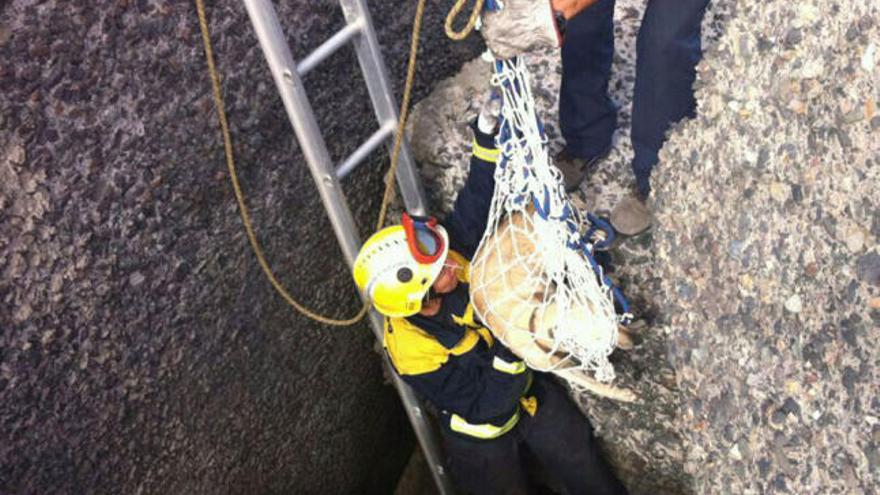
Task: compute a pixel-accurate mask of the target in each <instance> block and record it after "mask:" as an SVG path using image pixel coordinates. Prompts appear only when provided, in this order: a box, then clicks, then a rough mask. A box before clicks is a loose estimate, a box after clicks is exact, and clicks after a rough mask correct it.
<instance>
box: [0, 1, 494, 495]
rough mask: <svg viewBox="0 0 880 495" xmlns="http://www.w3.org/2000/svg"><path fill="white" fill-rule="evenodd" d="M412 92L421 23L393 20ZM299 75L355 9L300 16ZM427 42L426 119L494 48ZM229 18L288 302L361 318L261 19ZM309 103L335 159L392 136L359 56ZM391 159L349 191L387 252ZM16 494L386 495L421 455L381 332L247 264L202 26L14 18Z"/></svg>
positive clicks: (3, 448)
mask: <svg viewBox="0 0 880 495" xmlns="http://www.w3.org/2000/svg"><path fill="white" fill-rule="evenodd" d="M370 3H371V7H372V8H373V16H374V21H375V23H376V25H377V28H378V30H379V36H380V42H381V43H382V44H383V47H384V49H385V54H386V57H387V62H388V66H389V71H390V73H391V74H393V75H394V76H395V77H394V79H395V82H394V84H395V88H396V90H397V91H398V95H399V91H400V83H401V81H400V79H401V77H400V76H401V75H402V74H403V73H404V68H405V65H406V55H407V52H408V38H409V30H410V26H411V20H412V14H413V10H414V3H413V2H406V3H405V4H400V5H397V4H393V5H392V4H391V3H389V2H380V1H378V0H376V1H372V2H370ZM279 9H280V11H279V14H280V17H281V19H282V23H283V24H284V25H285V26H286V32H287V34H288V38H289V40H290V41H291V44H292V46H293V51H294V56H295V57H298V58H301V57H302V56H303V55H304V54H305V53H307V51H308V50H309V49H311V48H314V47H316V46H317V45H318V44H319V43H320V42H321V41H323V39H325V38H326V37H328V36H329V35H330V33H331V32H332V30H335V29H338V28H340V27H341V26H342V16H341V11H340V9H339V8H338V6H337V5H336V2H332V1H322V2H306V1H295V2H285V3H283V5H281V6H279ZM443 10H445V6H440V5H436V6H431V7H430V8H429V11H428V18H427V19H426V22H425V34H424V41H423V50H422V56H423V57H424V59H425V60H427V59H430V62H429V63H422V64H421V66H420V72H419V77H418V78H417V81H416V94H415V97H416V98H418V97H419V96H420V95H424V94H426V93H427V91H428V90H429V89H430V88H431V86H432V84H433V82H434V81H435V80H436V79H437V78H439V77H444V76H446V75H449V74H450V73H452V72H453V71H454V70H455V69H456V68H457V67H458V65H459V63H460V61H461V60H464V59H466V58H470V57H473V56H474V55H475V54H476V53H478V51H479V49H480V47H479V46H476V45H474V43H475V42H476V43H478V41H476V38H474V41H472V42H471V43H469V44H453V43H451V42H448V41H446V40H445V38H443V35H442V27H441V26H442V15H443V14H445V12H442V11H443ZM208 14H209V18H210V23H211V30H212V36H213V40H214V43H215V51H216V53H217V57H218V64H219V69H220V71H221V72H222V74H223V83H224V96H225V98H226V103H227V109H228V113H229V118H230V121H231V125H232V133H233V139H234V141H235V150H236V153H237V162H238V165H239V168H240V179H241V181H242V184H243V187H244V189H245V191H246V193H247V195H248V204H249V206H250V208H251V212H252V215H253V217H254V221H255V226H256V229H257V232H258V235H259V237H260V239H261V241H262V242H263V245H264V248H265V251H266V252H267V256H268V258H269V260H270V263H271V264H272V266H273V267H274V269H275V271H276V272H277V274H278V276H279V278H280V279H281V281H282V282H283V283H284V284H285V285H286V286H287V287H288V288H289V289H290V290H291V292H292V293H293V294H294V295H295V296H297V297H299V298H300V299H301V300H303V301H304V302H306V303H307V305H308V306H310V307H313V308H315V309H317V310H319V311H320V312H324V313H329V314H331V315H335V316H345V315H351V314H353V313H354V312H355V311H356V307H357V300H356V297H355V291H354V289H353V284H352V283H351V281H350V279H349V275H348V271H347V269H346V268H345V266H344V264H343V262H342V258H341V254H340V251H339V249H338V247H337V246H336V241H335V239H334V237H333V236H332V234H331V230H330V227H329V222H328V221H327V219H326V217H325V215H324V214H323V212H322V207H321V205H320V202H319V199H318V197H317V194H316V191H315V189H314V186H313V183H312V180H311V177H310V175H309V174H308V171H307V169H306V167H305V165H304V163H303V160H302V157H301V155H300V153H299V152H298V148H297V145H296V142H295V140H294V139H293V135H292V132H291V129H290V127H289V125H288V122H287V118H286V116H285V114H284V111H283V108H282V105H281V101H280V98H279V97H278V96H277V95H276V93H275V88H274V85H273V83H272V81H271V78H270V75H269V72H268V68H267V67H266V64H265V62H264V59H263V56H262V54H261V52H260V50H259V48H258V46H257V42H256V39H255V37H254V35H253V33H252V30H251V27H250V24H249V22H248V20H247V16H246V15H245V12H244V8H243V6H242V5H241V4H240V2H237V1H231V0H226V1H222V2H213V3H212V5H209V12H208ZM305 82H306V86H307V88H308V90H309V92H310V96H311V98H312V105H313V107H314V108H316V109H317V112H318V114H319V121H320V123H321V125H322V128H323V132H324V136H325V138H326V139H328V141H329V145H330V151H331V154H332V155H333V157H334V158H335V159H341V158H342V157H344V156H345V155H346V154H347V153H349V152H351V151H352V150H353V149H354V148H355V147H356V146H357V144H358V142H359V141H360V140H362V139H363V138H365V137H366V136H368V135H369V134H370V133H371V132H372V131H373V130H374V129H375V121H374V117H373V115H372V110H371V109H370V108H369V103H368V99H367V95H366V89H365V87H364V86H363V83H362V81H361V79H360V76H359V72H358V71H357V66H356V62H355V59H354V56H353V52H352V51H351V49H345V50H343V51H342V52H340V53H338V54H336V55H334V56H333V57H332V58H331V59H330V61H329V62H328V64H327V65H324V66H322V67H321V68H319V69H318V70H316V71H315V72H314V73H312V74H309V76H308V77H307V79H306V81H305ZM385 163H386V159H385V158H384V156H382V157H379V156H377V157H375V158H374V159H373V160H372V161H371V162H369V163H367V164H365V166H364V167H363V168H362V169H360V170H359V171H358V172H356V173H355V174H354V175H353V176H352V177H351V178H350V179H349V180H348V182H347V186H346V189H347V190H348V192H350V193H351V194H352V209H353V211H354V213H355V216H356V218H357V221H358V225H359V226H360V228H361V229H362V233H363V234H366V233H367V232H368V230H369V229H370V226H371V225H372V224H373V222H374V221H375V218H374V217H375V213H376V210H377V206H378V202H379V198H378V194H379V189H380V182H381V180H380V177H381V175H382V174H381V172H380V170H381V169H382V168H384V166H385ZM0 273H2V278H0V493H210V494H216V493H276V492H278V493H281V492H283V493H365V492H388V491H390V490H391V486H392V485H393V483H394V481H395V480H396V477H397V475H398V474H399V472H400V470H401V469H402V468H403V465H404V464H405V462H406V460H407V458H408V456H409V453H410V451H411V448H412V446H413V439H412V434H411V433H410V431H409V427H408V426H407V425H408V423H407V420H406V417H405V415H404V414H403V411H402V410H401V408H400V407H399V405H398V404H399V402H398V399H397V397H396V394H395V393H394V391H393V389H392V388H390V387H387V386H384V385H383V383H382V372H381V366H380V364H379V363H380V360H379V359H378V357H377V356H376V355H375V354H374V353H373V351H372V346H373V337H372V335H371V333H370V331H369V329H368V328H367V326H366V325H365V324H360V325H358V326H356V327H353V328H330V327H326V326H322V325H318V324H315V323H313V322H311V321H309V320H307V319H305V318H303V317H301V316H299V315H297V314H296V313H294V312H293V311H292V310H290V309H289V308H288V307H287V306H286V304H285V303H284V302H283V301H282V300H281V299H280V298H279V297H278V296H277V295H276V294H275V293H274V291H273V290H272V288H271V287H270V285H269V284H268V282H267V281H266V280H265V278H264V277H263V276H262V274H261V273H260V271H259V267H258V265H257V263H256V261H255V259H254V257H253V255H252V253H251V251H250V248H249V247H248V245H247V241H246V239H245V236H244V230H243V228H242V225H241V220H240V218H239V215H238V212H237V208H236V206H235V203H234V199H233V195H232V191H231V187H230V185H229V181H228V177H227V172H226V168H225V165H224V158H223V151H222V144H221V137H220V133H219V130H218V126H217V122H216V117H215V114H214V110H213V103H212V101H211V92H210V83H209V79H208V77H207V74H206V72H205V63H204V55H203V51H202V45H201V39H200V36H199V29H198V24H197V20H196V12H195V7H194V5H193V4H192V3H191V2H171V1H162V0H157V1H142V0H115V1H110V0H100V1H92V2H86V1H84V0H72V1H63V2H62V1H44V2H32V1H27V0H13V1H9V2H0Z"/></svg>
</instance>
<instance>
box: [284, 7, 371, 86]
mask: <svg viewBox="0 0 880 495" xmlns="http://www.w3.org/2000/svg"><path fill="white" fill-rule="evenodd" d="M361 29H363V25H362V24H361V21H360V20H358V21H355V22H352V23H349V24H348V25H346V26H345V27H344V28H342V29H340V30H339V31H337V32H336V34H334V35H333V36H331V37H330V38H329V39H328V40H327V41H325V42H324V43H322V44H321V46H319V47H318V48H316V49H315V51H313V52H312V53H310V54H309V55H308V56H307V57H305V58H304V59H302V60H301V61H300V63H299V64H297V65H296V71H297V72H298V73H299V75H300V77H302V76H304V75H306V73H307V72H309V71H310V70H312V69H314V68H315V66H317V65H318V64H320V63H321V62H323V61H324V59H326V58H327V57H329V56H330V55H332V54H333V53H334V52H335V51H336V50H339V49H340V48H342V46H343V45H345V44H346V43H348V41H349V40H351V39H352V38H354V37H355V36H357V35H358V34H360V32H361Z"/></svg>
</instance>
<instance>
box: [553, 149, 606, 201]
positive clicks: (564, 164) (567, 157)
mask: <svg viewBox="0 0 880 495" xmlns="http://www.w3.org/2000/svg"><path fill="white" fill-rule="evenodd" d="M610 151H611V147H610V146H609V147H608V148H605V150H604V151H602V152H600V153H599V154H597V155H595V156H593V157H590V158H578V157H576V156H574V155H572V154H570V153H569V152H568V150H567V149H563V150H562V151H560V152H559V154H558V155H556V158H554V160H553V161H554V163H555V165H556V168H558V169H559V171H560V172H562V182H563V183H564V184H565V192H568V193H570V192H574V191H577V188H578V186H580V185H581V182H583V181H584V179H586V178H587V175H588V174H589V173H590V170H592V169H593V168H594V167H595V166H596V165H597V164H598V163H599V162H600V161H602V160H603V159H604V158H605V157H606V156H608V153H609V152H610Z"/></svg>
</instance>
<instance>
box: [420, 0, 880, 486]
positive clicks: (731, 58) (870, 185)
mask: <svg viewBox="0 0 880 495" xmlns="http://www.w3.org/2000/svg"><path fill="white" fill-rule="evenodd" d="M643 9H644V2H642V1H638V0H619V1H618V2H617V7H616V12H615V21H616V25H615V35H616V40H615V41H616V54H615V59H614V67H613V74H612V78H611V82H610V92H611V97H612V99H613V100H614V101H615V102H617V103H618V104H619V105H620V112H619V124H620V126H619V127H620V128H619V129H618V132H617V133H616V135H615V149H614V150H613V151H612V153H611V155H610V156H609V157H608V158H607V159H606V160H604V161H603V162H602V163H601V164H600V165H599V166H598V168H597V169H596V170H595V171H594V172H593V174H592V175H591V176H590V178H589V179H588V180H587V181H585V183H584V184H583V185H582V186H581V189H580V191H578V192H577V193H575V194H574V195H573V201H574V202H575V204H577V205H579V206H581V207H583V208H588V209H590V210H592V211H596V212H599V213H600V214H607V213H608V212H609V211H610V210H611V208H612V207H613V206H614V205H615V204H616V202H617V201H618V200H619V198H621V197H622V196H623V195H624V194H626V193H627V190H628V188H629V187H630V186H631V185H632V183H633V176H632V172H631V169H630V167H629V161H630V160H631V159H632V148H631V145H630V141H629V126H630V123H631V118H630V115H631V100H632V87H633V82H634V72H635V65H634V63H635V50H634V48H635V35H636V33H637V30H638V26H639V23H640V20H641V16H642V12H643ZM878 19H880V11H878V6H877V4H876V2H874V3H872V2H867V3H864V2H863V3H859V4H850V3H847V2H819V1H815V0H813V1H805V2H785V1H781V0H779V1H767V2H760V3H758V4H754V5H752V3H751V2H738V1H732V0H728V1H723V0H718V1H713V2H711V3H710V8H709V11H708V12H707V14H706V18H705V19H704V23H703V46H704V52H705V57H704V61H703V62H702V63H701V65H700V66H699V67H698V79H697V83H696V88H697V99H698V105H699V110H698V112H699V115H698V117H697V118H696V119H694V120H693V121H689V122H685V123H682V124H679V125H677V126H675V128H674V129H673V130H672V131H671V133H670V135H671V137H670V141H669V142H668V144H667V145H666V146H665V148H664V150H663V152H662V153H661V163H660V164H659V165H658V167H657V169H656V171H655V176H654V180H653V185H654V187H655V193H654V199H653V200H652V201H653V208H654V210H655V212H656V216H657V221H656V223H655V227H654V228H653V229H652V230H651V231H648V232H647V233H645V234H642V235H639V236H637V237H634V238H630V239H626V240H622V241H620V242H618V244H617V246H616V247H615V249H614V250H613V251H612V256H613V258H614V260H615V262H616V264H617V268H616V271H615V273H614V274H613V277H614V278H615V279H616V280H618V281H619V282H620V284H621V285H622V287H623V288H624V290H625V292H626V293H627V295H628V296H629V297H630V298H631V300H632V301H633V303H634V306H635V309H636V311H637V313H638V316H640V317H641V318H642V319H643V320H645V322H647V324H646V325H643V326H637V328H636V331H637V333H638V336H639V338H640V339H641V344H640V345H638V346H637V347H636V349H635V350H633V351H631V352H628V353H623V352H618V353H617V354H616V355H615V356H614V358H613V361H614V362H615V364H616V369H617V371H618V383H619V384H620V385H622V386H626V387H630V388H632V389H633V390H635V391H636V393H637V394H638V395H639V396H640V397H641V401H640V403H638V404H636V405H625V404H618V403H613V402H610V401H607V400H603V399H597V398H594V397H592V396H581V397H577V399H578V400H579V402H580V403H581V405H582V406H584V408H585V411H586V412H587V413H588V415H589V416H590V418H591V420H592V422H593V424H594V425H595V426H596V428H597V430H598V434H599V435H600V436H601V438H602V439H603V441H604V445H605V447H606V452H607V454H608V456H609V458H610V459H611V461H612V463H613V464H614V466H615V468H616V470H617V471H618V473H619V475H620V476H621V478H622V479H623V480H624V481H625V482H626V483H627V485H628V487H629V488H630V489H631V491H632V493H635V494H658V493H661V494H692V493H698V494H709V493H718V494H727V493H743V494H746V493H748V494H764V493H767V494H770V493H797V494H800V493H839V494H855V493H878V492H880V479H878V473H880V466H878V461H880V451H878V446H880V424H878V422H880V399H877V396H878V385H877V384H878V383H880V376H878V375H880V370H878V363H880V353H878V351H877V349H876V346H874V345H872V343H871V341H870V339H871V337H872V336H876V334H877V330H878V328H880V248H878V239H880V202H878V201H880V200H878V198H880V177H878V175H880V116H878V114H880V113H878V111H877V105H878V104H880V92H878V91H880V88H878V86H877V81H878V80H880V77H878V76H880V53H878V51H880V46H878V41H877V40H878V39H880V36H878V34H880V26H878ZM529 63H530V65H531V70H532V74H533V76H534V80H533V89H534V92H535V96H536V100H537V103H538V105H539V106H540V107H541V113H542V118H543V120H544V121H545V123H546V127H547V130H548V134H549V137H550V146H551V151H553V152H555V151H558V150H559V149H561V147H562V145H563V142H562V140H561V138H560V136H559V131H558V126H557V121H556V112H557V109H556V105H557V101H558V87H559V74H560V66H559V54H558V51H548V52H542V53H532V54H530V55H529ZM489 70H490V68H489V64H487V63H486V62H484V61H482V60H479V59H475V60H473V61H471V62H469V63H468V64H466V65H465V66H464V68H463V69H462V71H461V72H460V73H459V74H458V75H457V76H456V77H454V78H451V79H449V80H447V81H445V82H443V83H441V84H439V85H438V87H437V89H436V90H435V91H434V93H433V94H432V95H431V96H430V97H429V98H428V99H427V100H426V101H424V102H422V103H420V104H419V106H418V107H417V109H416V112H414V114H413V121H412V122H411V123H410V131H411V133H412V136H413V145H414V148H415V151H416V153H417V156H418V158H419V159H420V160H421V161H422V162H423V163H424V164H425V166H424V170H423V175H424V176H425V179H426V184H428V188H429V189H430V190H431V191H432V192H433V196H432V199H433V201H434V205H435V208H436V209H437V210H439V211H446V210H448V209H449V208H450V207H451V205H452V201H453V200H454V197H455V194H456V191H457V189H458V188H459V187H460V186H461V185H462V184H463V181H464V177H465V176H466V173H467V170H466V168H467V154H468V153H469V143H470V134H469V130H468V129H467V122H468V121H469V120H470V119H471V118H473V116H474V115H476V113H477V111H478V109H479V108H480V105H481V95H484V94H485V93H486V91H487V89H488V77H489Z"/></svg>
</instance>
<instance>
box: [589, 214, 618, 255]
mask: <svg viewBox="0 0 880 495" xmlns="http://www.w3.org/2000/svg"><path fill="white" fill-rule="evenodd" d="M587 220H589V222H590V229H589V230H587V233H586V234H585V235H584V237H586V238H587V239H589V240H592V238H593V234H595V233H596V231H598V230H601V231H602V232H604V233H605V240H604V241H600V242H596V243H593V249H598V250H599V251H602V250H604V249H608V247H609V246H611V244H612V243H613V242H614V228H613V227H612V226H611V224H610V223H608V222H607V221H605V220H604V219H602V218H600V217H597V216H596V215H593V214H592V213H589V212H588V213H587Z"/></svg>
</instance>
